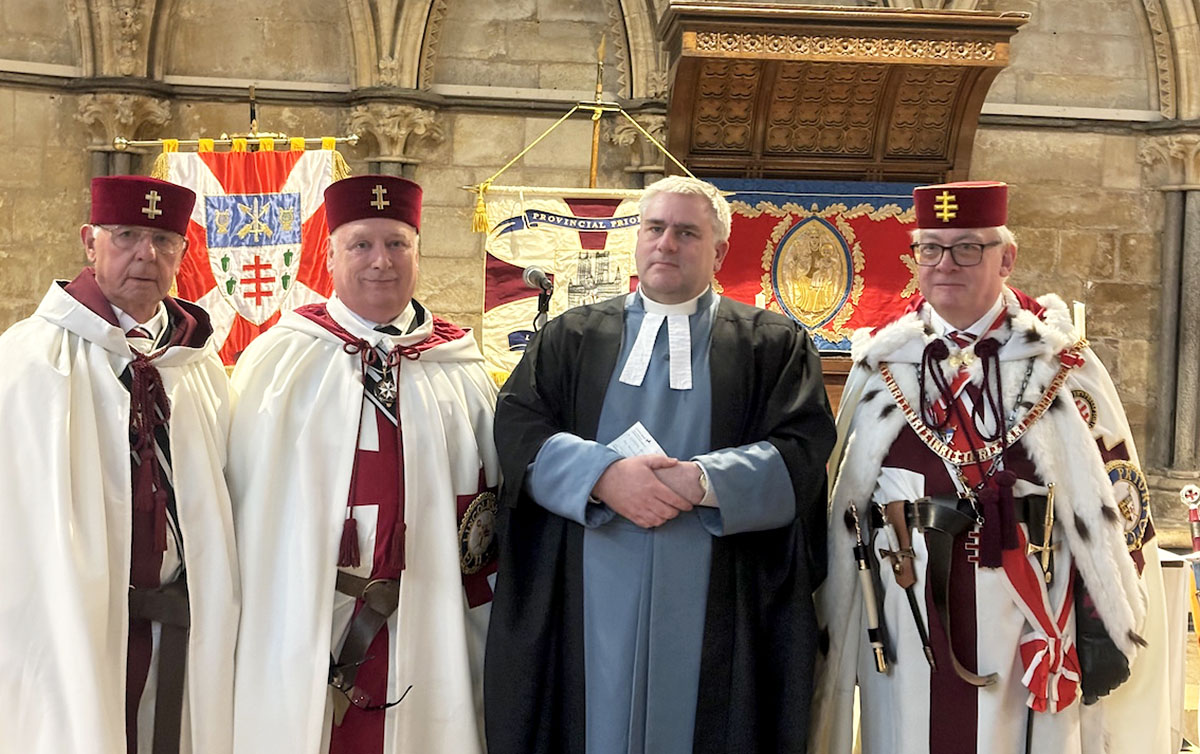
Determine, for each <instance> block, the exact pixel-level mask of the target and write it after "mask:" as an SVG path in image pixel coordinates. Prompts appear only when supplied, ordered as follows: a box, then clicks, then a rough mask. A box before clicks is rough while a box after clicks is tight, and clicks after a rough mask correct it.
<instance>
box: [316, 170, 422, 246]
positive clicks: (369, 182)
mask: <svg viewBox="0 0 1200 754" xmlns="http://www.w3.org/2000/svg"><path fill="white" fill-rule="evenodd" d="M372 217H388V218H391V219H392V220H400V221H402V222H406V223H408V224H409V225H411V226H413V229H414V230H416V231H417V232H420V230H421V187H420V185H418V184H416V183H414V182H412V181H410V180H408V179H407V178H397V177H396V176H393V175H356V176H353V177H351V178H343V179H342V180H340V181H334V182H333V183H331V184H329V187H328V188H326V189H325V220H326V222H327V223H328V225H329V232H330V233H332V232H333V231H335V230H337V228H338V227H340V226H342V225H345V224H346V223H348V222H353V221H355V220H367V219H369V218H372Z"/></svg>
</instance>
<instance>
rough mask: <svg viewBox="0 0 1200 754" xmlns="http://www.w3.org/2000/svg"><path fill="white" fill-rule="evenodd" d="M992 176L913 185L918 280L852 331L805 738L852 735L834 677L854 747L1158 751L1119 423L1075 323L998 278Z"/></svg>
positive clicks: (1147, 543) (1158, 699)
mask: <svg viewBox="0 0 1200 754" xmlns="http://www.w3.org/2000/svg"><path fill="white" fill-rule="evenodd" d="M1007 191H1008V187H1007V186H1006V185H1005V184H1003V183H992V182H972V183H949V184H943V185H936V186H922V187H919V188H917V189H916V190H915V191H914V193H913V200H914V205H915V209H916V221H917V222H916V225H917V230H915V231H914V232H913V244H912V247H911V252H912V254H913V256H914V257H915V261H916V264H917V265H918V282H919V284H920V291H921V295H920V296H918V297H917V299H916V300H915V301H914V302H912V303H911V304H910V305H909V306H908V307H907V309H906V311H905V313H904V314H903V315H902V316H900V317H899V318H898V319H896V320H894V321H892V322H890V323H887V324H885V325H882V326H880V327H877V328H875V329H874V330H872V331H869V332H868V331H861V332H859V333H857V334H856V336H855V339H854V346H853V356H854V369H853V371H852V372H851V374H850V376H849V378H848V380H847V383H846V391H845V393H844V395H843V398H842V405H841V411H840V417H839V427H838V429H839V447H838V449H836V450H835V452H834V457H833V459H832V460H831V467H832V468H835V469H838V475H837V476H836V478H835V479H836V480H835V483H834V487H833V502H832V510H831V516H832V518H831V523H830V527H829V563H830V576H829V579H828V580H827V581H826V582H825V585H824V586H823V587H822V590H821V593H820V594H819V596H818V609H819V612H820V615H821V621H822V625H823V628H824V630H825V631H827V632H828V637H829V650H828V652H827V653H826V654H825V656H824V658H823V663H822V665H821V668H820V671H819V681H818V695H817V703H816V705H815V708H814V713H813V720H814V729H813V736H812V738H811V749H812V750H813V751H820V752H832V753H834V754H841V753H842V752H850V751H851V749H852V747H853V743H854V737H855V736H854V730H853V726H852V707H853V697H854V690H855V685H856V683H857V686H858V692H859V697H860V704H861V716H860V720H861V730H860V732H859V739H860V743H861V750H862V751H863V752H864V754H873V753H875V754H878V753H880V752H887V753H888V754H894V753H897V752H928V753H930V754H941V753H942V752H954V753H955V754H958V753H960V752H977V753H979V754H984V753H986V754H1020V753H1022V752H1024V753H1026V754H1028V753H1029V752H1037V753H1039V754H1051V753H1053V754H1075V753H1078V752H1090V751H1097V752H1099V751H1104V752H1110V751H1111V752H1132V751H1139V752H1154V753H1155V754H1166V753H1167V752H1169V751H1172V750H1173V749H1172V742H1171V741H1169V738H1170V723H1169V717H1168V715H1169V704H1168V693H1167V691H1168V690H1167V686H1166V679H1167V672H1166V662H1165V660H1166V619H1165V612H1164V609H1163V588H1162V574H1161V571H1160V570H1159V564H1158V557H1157V554H1156V552H1157V548H1156V547H1155V544H1154V527H1153V524H1152V523H1151V521H1150V518H1149V509H1148V503H1149V500H1148V491H1147V488H1146V485H1145V482H1144V481H1143V479H1142V475H1141V471H1140V469H1139V468H1138V460H1137V452H1136V450H1135V449H1134V446H1133V443H1132V440H1131V437H1130V431H1129V425H1128V423H1127V421H1126V419H1125V414H1124V412H1123V410H1122V408H1121V403H1120V400H1119V399H1118V397H1117V393H1116V390H1115V389H1114V387H1113V383H1112V380H1111V379H1110V378H1109V375H1108V373H1107V372H1106V371H1105V369H1104V366H1103V365H1102V364H1101V363H1100V361H1099V360H1098V359H1097V358H1096V355H1095V354H1094V353H1093V352H1092V351H1091V350H1090V349H1089V348H1088V345H1087V341H1086V340H1085V339H1084V337H1083V331H1082V329H1083V324H1082V322H1081V321H1080V322H1076V323H1074V326H1073V324H1072V319H1071V316H1070V314H1069V313H1068V311H1067V307H1066V306H1065V304H1064V303H1063V302H1062V300H1061V299H1060V298H1059V297H1058V296H1055V295H1053V294H1047V295H1045V296H1042V297H1040V298H1038V299H1037V300H1034V299H1033V298H1030V297H1029V296H1026V295H1025V294H1024V293H1022V292H1020V291H1018V290H1015V289H1013V288H1010V287H1008V286H1007V285H1006V280H1007V278H1008V276H1009V274H1010V273H1011V272H1012V270H1013V266H1014V264H1015V263H1016V258H1017V243H1016V240H1015V239H1014V237H1013V234H1012V233H1011V232H1010V231H1009V229H1008V228H1007V226H1006V225H1005V223H1006V222H1007ZM856 545H865V546H860V547H859V548H858V549H857V551H856V549H855V547H856ZM856 563H860V565H858V566H857V567H856ZM859 568H870V569H871V570H872V571H873V572H874V575H873V578H868V579H867V580H866V581H867V582H868V584H869V582H872V581H873V582H874V584H873V585H864V582H863V581H862V580H861V577H860V576H859ZM1174 743H1175V744H1176V746H1177V745H1178V742H1177V741H1176V742H1174Z"/></svg>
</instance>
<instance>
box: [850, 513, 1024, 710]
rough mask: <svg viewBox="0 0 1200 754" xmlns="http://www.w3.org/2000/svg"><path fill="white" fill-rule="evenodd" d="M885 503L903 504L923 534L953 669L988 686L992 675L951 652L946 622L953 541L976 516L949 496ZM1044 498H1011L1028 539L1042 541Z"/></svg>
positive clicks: (879, 516)
mask: <svg viewBox="0 0 1200 754" xmlns="http://www.w3.org/2000/svg"><path fill="white" fill-rule="evenodd" d="M887 505H903V506H904V520H905V522H906V523H907V524H908V527H909V529H910V530H912V529H916V530H917V531H919V532H921V533H922V534H924V535H925V549H926V550H927V551H928V553H929V565H928V567H927V570H926V573H927V574H928V577H929V591H930V596H931V597H932V598H933V607H934V609H935V610H937V613H938V618H939V619H940V620H941V622H942V630H943V631H944V632H945V634H946V646H947V648H948V649H949V651H950V661H951V663H952V664H953V665H954V672H955V673H956V674H957V675H958V677H959V678H961V679H963V680H964V681H966V682H967V683H969V684H971V685H972V686H990V685H991V684H993V683H995V682H996V674H995V673H991V674H989V675H986V676H981V675H979V674H978V673H974V672H972V671H971V670H969V669H967V668H966V667H965V666H964V665H963V664H962V663H961V662H959V660H958V656H957V655H956V654H955V652H954V640H953V639H952V638H951V636H952V633H951V623H950V570H951V565H952V563H953V561H954V540H955V539H956V538H957V537H959V536H961V535H963V534H966V533H967V532H969V531H971V530H973V529H974V528H975V525H976V517H975V514H974V511H973V510H972V508H971V505H970V503H969V502H968V501H966V500H963V499H962V498H959V497H955V496H950V495H934V496H930V497H922V498H918V499H917V500H896V501H893V502H890V503H887ZM1045 513H1046V498H1045V496H1042V495H1030V496H1026V497H1020V498H1014V499H1013V515H1014V517H1015V518H1016V520H1017V522H1018V523H1023V524H1026V525H1027V526H1028V527H1029V541H1031V542H1038V541H1045V532H1044V531H1043V529H1044V520H1045ZM883 524H884V514H883V513H882V512H881V511H880V507H879V506H871V526H872V528H873V529H875V530H878V529H879V528H880V527H882V526H883Z"/></svg>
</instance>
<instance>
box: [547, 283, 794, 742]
mask: <svg viewBox="0 0 1200 754" xmlns="http://www.w3.org/2000/svg"><path fill="white" fill-rule="evenodd" d="M718 301H719V298H718V296H716V295H715V294H714V293H713V292H712V291H711V290H709V291H706V292H705V293H704V294H702V295H701V296H700V297H699V299H698V300H697V302H696V303H697V307H696V311H695V313H694V314H692V315H690V316H689V318H688V321H689V326H690V330H691V342H692V354H691V357H692V388H691V389H690V390H674V389H671V388H670V387H669V382H668V380H669V371H668V366H669V362H668V358H667V353H668V341H667V334H666V332H665V330H666V327H665V323H664V325H663V326H662V327H660V333H659V337H658V338H657V339H656V341H655V343H654V350H653V355H652V357H651V360H650V366H649V368H648V369H647V371H646V376H645V378H644V380H643V381H642V384H641V385H640V386H632V385H627V384H625V383H622V382H620V376H621V369H622V366H623V365H624V364H625V361H626V359H627V358H628V357H629V352H630V350H631V349H632V348H633V343H634V340H635V339H636V337H637V334H638V330H639V329H640V327H641V323H642V319H643V317H644V316H645V313H646V309H645V307H644V303H643V299H642V297H641V295H640V293H636V292H635V293H631V294H629V297H628V298H627V299H626V302H625V326H624V333H623V337H622V341H621V343H622V345H621V352H620V355H619V356H618V358H617V362H616V365H615V368H614V369H613V373H612V376H611V377H610V379H609V383H608V390H607V392H606V394H605V396H604V406H603V408H602V410H601V413H600V423H599V426H598V428H597V433H596V438H597V440H596V441H595V442H593V441H591V440H584V439H581V438H580V437H577V436H576V435H573V434H570V433H567V432H560V433H558V434H556V435H554V436H552V437H551V438H550V439H549V440H547V441H546V442H545V444H544V445H543V446H542V448H541V450H540V451H539V452H538V455H537V457H536V459H535V460H534V462H533V464H532V466H531V467H530V470H529V471H530V473H529V474H528V476H527V477H526V480H527V481H526V484H527V489H528V491H529V493H530V494H531V495H532V497H533V498H534V499H535V500H536V501H537V502H538V504H540V505H541V506H542V507H544V508H546V509H547V510H549V511H551V512H552V513H556V514H558V515H560V516H563V517H565V518H568V519H570V520H572V521H575V522H576V523H579V524H582V525H584V526H585V527H586V530H585V532H584V538H583V588H584V596H583V610H584V628H583V635H584V673H585V678H586V683H585V689H586V694H587V702H586V709H587V727H586V730H587V751H588V754H618V753H620V752H629V754H641V753H642V752H648V753H652V754H672V753H674V752H679V754H690V752H691V751H692V734H693V727H694V724H695V715H696V698H697V692H698V689H699V682H700V648H701V644H702V641H703V635H704V624H705V610H706V603H707V594H708V575H709V566H710V555H711V552H712V537H714V536H718V537H719V536H721V535H723V534H736V533H738V532H746V531H757V530H763V529H774V528H777V527H780V526H784V525H786V524H788V523H790V522H791V521H792V519H793V518H795V510H796V508H795V506H796V503H795V497H794V496H793V493H792V483H791V479H790V477H789V476H788V472H787V467H786V466H785V464H784V462H783V458H782V457H781V456H780V455H779V452H778V451H777V450H775V448H774V446H772V445H771V444H770V443H768V442H765V441H763V442H757V443H754V444H751V445H744V446H741V447H737V448H726V449H721V450H711V448H710V447H709V445H710V442H711V434H712V433H711V425H712V382H711V374H710V371H709V351H710V348H711V345H712V344H711V337H710V336H711V334H712V322H713V316H714V314H715V313H716V310H717V303H718ZM651 305H652V306H653V302H652V303H651ZM718 346H719V344H718ZM717 358H720V354H719V353H718V355H717ZM638 421H640V422H641V423H642V425H643V426H645V427H646V429H647V430H648V431H649V432H650V434H651V435H653V436H654V438H655V439H656V440H657V441H658V444H659V445H660V446H662V448H663V450H664V452H666V454H667V455H669V456H671V457H673V458H678V459H680V460H689V459H690V460H694V461H697V462H698V463H700V464H701V465H702V466H703V467H704V469H705V472H706V473H707V475H708V478H709V486H710V488H711V489H712V490H713V491H714V492H715V496H716V499H717V501H718V503H719V506H720V507H719V508H709V507H698V508H696V509H695V510H693V511H691V512H689V513H683V514H680V515H679V516H678V517H676V518H675V519H673V520H671V521H668V522H667V523H665V524H663V525H662V526H659V527H657V528H654V529H643V528H641V527H639V526H637V525H636V524H634V523H633V522H631V521H629V520H628V519H626V518H624V517H622V516H618V515H616V513H615V512H613V511H612V510H611V509H610V508H609V507H608V506H606V505H598V504H595V503H589V502H588V496H589V494H590V492H591V490H592V487H593V486H594V485H595V483H596V481H597V480H598V479H599V478H600V475H601V474H602V473H603V472H604V470H605V469H606V468H608V466H609V464H611V463H613V462H614V461H616V460H618V459H620V457H621V456H620V455H618V454H617V452H616V451H614V450H612V449H611V448H608V447H607V446H606V445H605V443H608V442H611V441H612V440H614V439H616V438H617V437H618V436H619V435H621V434H622V433H624V432H625V430H627V429H629V427H630V426H632V425H633V424H634V423H635V422H638Z"/></svg>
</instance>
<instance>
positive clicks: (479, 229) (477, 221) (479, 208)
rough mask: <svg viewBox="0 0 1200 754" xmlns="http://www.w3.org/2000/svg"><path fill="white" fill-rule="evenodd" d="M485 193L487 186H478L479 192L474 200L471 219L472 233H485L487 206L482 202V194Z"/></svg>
mask: <svg viewBox="0 0 1200 754" xmlns="http://www.w3.org/2000/svg"><path fill="white" fill-rule="evenodd" d="M486 191H487V184H485V183H481V184H479V191H478V193H477V195H476V198H475V214H474V215H473V216H472V217H471V232H472V233H487V232H488V219H487V204H486V203H485V202H484V201H483V194H484V192H486Z"/></svg>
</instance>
